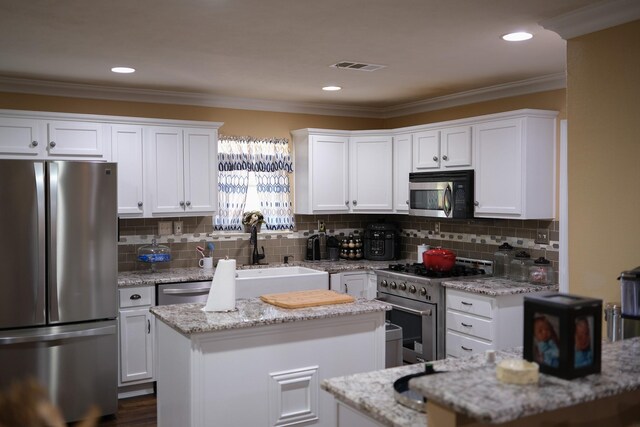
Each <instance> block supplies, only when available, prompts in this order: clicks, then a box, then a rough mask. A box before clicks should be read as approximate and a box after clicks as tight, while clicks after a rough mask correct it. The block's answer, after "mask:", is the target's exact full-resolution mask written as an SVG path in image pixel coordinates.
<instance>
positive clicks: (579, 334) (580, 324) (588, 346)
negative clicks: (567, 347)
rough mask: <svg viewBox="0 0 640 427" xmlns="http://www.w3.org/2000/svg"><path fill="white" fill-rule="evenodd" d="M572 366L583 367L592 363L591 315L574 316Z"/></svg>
mask: <svg viewBox="0 0 640 427" xmlns="http://www.w3.org/2000/svg"><path fill="white" fill-rule="evenodd" d="M575 328H576V333H575V354H574V359H575V360H574V367H576V368H584V367H586V366H590V365H591V364H593V335H592V334H591V331H592V330H593V317H592V316H580V317H578V318H576V324H575Z"/></svg>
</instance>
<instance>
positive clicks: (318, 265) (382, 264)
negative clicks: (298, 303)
mask: <svg viewBox="0 0 640 427" xmlns="http://www.w3.org/2000/svg"><path fill="white" fill-rule="evenodd" d="M406 262H407V261H406V260H400V261H370V260H360V261H344V260H343V261H294V262H291V263H288V264H284V263H282V264H275V263H273V264H262V265H238V267H237V268H238V269H239V270H244V269H254V268H277V267H295V266H300V267H307V268H312V269H314V270H320V271H326V272H328V273H329V274H333V273H344V272H348V271H361V270H364V271H366V270H376V269H381V268H386V267H388V266H389V264H390V263H406ZM214 272H215V268H214V269H213V270H205V269H202V268H198V267H192V268H165V269H160V270H157V271H156V272H153V273H152V272H150V271H123V272H121V273H118V287H119V288H123V287H129V286H153V285H157V284H162V283H180V282H198V281H206V280H211V279H212V278H213V273H214Z"/></svg>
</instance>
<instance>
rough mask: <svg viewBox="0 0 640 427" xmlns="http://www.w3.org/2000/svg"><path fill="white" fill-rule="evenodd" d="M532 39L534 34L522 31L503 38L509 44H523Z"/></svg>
mask: <svg viewBox="0 0 640 427" xmlns="http://www.w3.org/2000/svg"><path fill="white" fill-rule="evenodd" d="M532 37H533V34H531V33H525V32H524V31H521V32H517V33H509V34H505V35H504V36H502V39H503V40H506V41H508V42H521V41H523V40H529V39H530V38H532Z"/></svg>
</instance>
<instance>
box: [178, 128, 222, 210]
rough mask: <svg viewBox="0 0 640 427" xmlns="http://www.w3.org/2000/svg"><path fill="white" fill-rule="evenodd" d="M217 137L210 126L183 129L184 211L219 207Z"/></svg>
mask: <svg viewBox="0 0 640 427" xmlns="http://www.w3.org/2000/svg"><path fill="white" fill-rule="evenodd" d="M217 147H218V139H217V132H216V131H214V130H209V129H185V131H184V199H185V211H186V212H208V213H211V212H213V211H215V210H217V207H218V191H217V190H218V158H217V156H218V153H217Z"/></svg>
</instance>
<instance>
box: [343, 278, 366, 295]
mask: <svg viewBox="0 0 640 427" xmlns="http://www.w3.org/2000/svg"><path fill="white" fill-rule="evenodd" d="M368 284H369V277H368V275H367V274H366V273H359V274H344V273H343V274H342V280H341V282H340V292H344V293H345V294H349V295H353V296H354V297H356V298H367V297H368V292H367V288H368Z"/></svg>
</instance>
